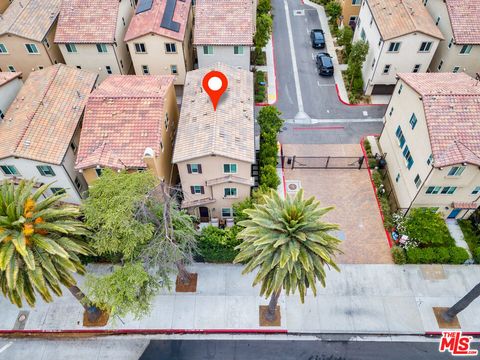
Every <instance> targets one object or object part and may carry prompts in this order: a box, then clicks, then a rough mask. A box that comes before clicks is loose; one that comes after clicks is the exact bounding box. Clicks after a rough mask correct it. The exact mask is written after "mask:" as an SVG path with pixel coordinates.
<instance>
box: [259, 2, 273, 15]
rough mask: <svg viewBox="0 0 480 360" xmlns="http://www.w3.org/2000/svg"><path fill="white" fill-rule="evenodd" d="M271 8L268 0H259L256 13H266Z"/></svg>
mask: <svg viewBox="0 0 480 360" xmlns="http://www.w3.org/2000/svg"><path fill="white" fill-rule="evenodd" d="M270 10H272V4H271V3H270V0H259V1H258V5H257V14H268V13H269V12H270Z"/></svg>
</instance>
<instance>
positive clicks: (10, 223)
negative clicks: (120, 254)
mask: <svg viewBox="0 0 480 360" xmlns="http://www.w3.org/2000/svg"><path fill="white" fill-rule="evenodd" d="M48 188H49V185H48V184H47V185H44V186H42V187H40V188H39V189H37V190H36V191H35V192H33V190H34V182H33V181H24V180H22V181H21V182H20V183H19V185H18V186H16V187H15V186H14V185H13V184H12V183H9V182H7V181H5V182H3V183H2V184H1V185H0V287H1V289H2V293H3V294H4V296H6V297H7V298H8V299H9V300H10V301H11V302H12V303H13V304H15V305H17V306H18V307H22V305H23V299H25V300H26V302H27V303H28V304H29V305H30V306H34V305H35V302H36V298H37V294H40V296H41V297H42V299H43V300H45V301H46V302H51V301H53V297H52V292H53V293H54V294H56V295H58V296H61V295H62V288H61V286H60V285H64V286H66V287H68V288H69V290H70V291H71V292H72V294H73V295H74V296H75V297H76V298H77V299H79V300H83V298H84V295H83V294H82V293H81V291H80V290H79V289H78V288H77V287H76V281H75V279H74V278H73V276H72V273H79V274H82V275H83V274H84V273H85V268H84V266H83V265H82V263H81V262H80V259H79V258H78V254H82V255H88V254H90V253H91V252H90V250H89V248H88V246H87V244H86V243H84V242H83V241H81V240H80V238H81V237H82V236H85V235H88V234H89V233H88V230H87V229H86V228H85V226H84V225H83V223H82V222H81V221H79V220H78V217H79V216H80V211H79V209H78V208H76V207H73V206H58V202H59V200H60V199H62V198H63V197H64V196H65V194H57V195H52V196H48V197H46V196H45V195H44V194H45V192H46V190H47V189H48ZM42 195H44V197H45V198H44V199H41V196H42ZM82 305H83V306H84V307H85V309H88V306H87V304H86V303H85V302H83V304H82Z"/></svg>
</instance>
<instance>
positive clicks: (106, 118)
mask: <svg viewBox="0 0 480 360" xmlns="http://www.w3.org/2000/svg"><path fill="white" fill-rule="evenodd" d="M173 81H174V77H173V76H171V75H164V76H149V77H143V76H136V75H112V76H109V77H108V78H107V79H105V80H104V81H103V82H102V84H101V85H100V86H99V87H98V88H97V89H96V90H95V91H94V92H93V93H92V94H91V96H90V98H89V100H88V103H87V106H86V109H85V119H84V121H83V127H82V133H81V138H80V146H79V150H78V157H77V164H76V168H77V169H78V170H80V171H81V172H82V173H83V176H84V177H85V179H86V181H87V183H88V184H89V185H91V184H92V182H94V181H95V179H96V178H97V177H98V176H100V175H101V172H102V169H104V168H110V169H114V170H126V171H139V170H141V171H143V170H147V169H149V170H151V171H152V172H153V173H154V174H155V175H156V176H157V177H158V178H159V179H160V180H162V181H165V182H166V183H167V184H172V183H175V182H176V180H177V179H176V173H175V172H174V170H173V165H172V151H173V142H174V139H175V133H176V129H177V123H178V107H177V102H176V96H175V89H174V86H173Z"/></svg>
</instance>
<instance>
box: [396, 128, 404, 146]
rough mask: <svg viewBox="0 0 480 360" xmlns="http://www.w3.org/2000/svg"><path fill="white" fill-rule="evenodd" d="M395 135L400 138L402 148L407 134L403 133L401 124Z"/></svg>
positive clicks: (399, 143)
mask: <svg viewBox="0 0 480 360" xmlns="http://www.w3.org/2000/svg"><path fill="white" fill-rule="evenodd" d="M395 135H396V136H397V139H398V145H399V146H400V148H403V145H405V136H404V135H403V131H402V128H401V127H400V125H398V127H397V131H396V132H395Z"/></svg>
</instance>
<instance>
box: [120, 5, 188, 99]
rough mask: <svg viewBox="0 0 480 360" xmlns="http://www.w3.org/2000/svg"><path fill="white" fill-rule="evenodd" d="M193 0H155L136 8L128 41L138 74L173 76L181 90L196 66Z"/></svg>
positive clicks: (126, 39)
mask: <svg viewBox="0 0 480 360" xmlns="http://www.w3.org/2000/svg"><path fill="white" fill-rule="evenodd" d="M192 24H193V10H192V6H191V0H185V1H179V0H164V1H161V0H153V1H152V6H151V7H150V8H143V7H141V6H140V3H139V5H138V6H137V8H136V10H135V16H134V17H133V19H132V21H131V23H130V26H129V27H128V31H127V33H126V35H125V41H126V42H127V44H128V48H129V50H130V55H131V57H132V61H133V67H134V69H135V74H137V75H173V76H175V87H176V88H177V90H178V91H179V93H181V89H182V88H183V85H184V84H185V76H186V74H187V71H189V70H191V69H193V48H192Z"/></svg>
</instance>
